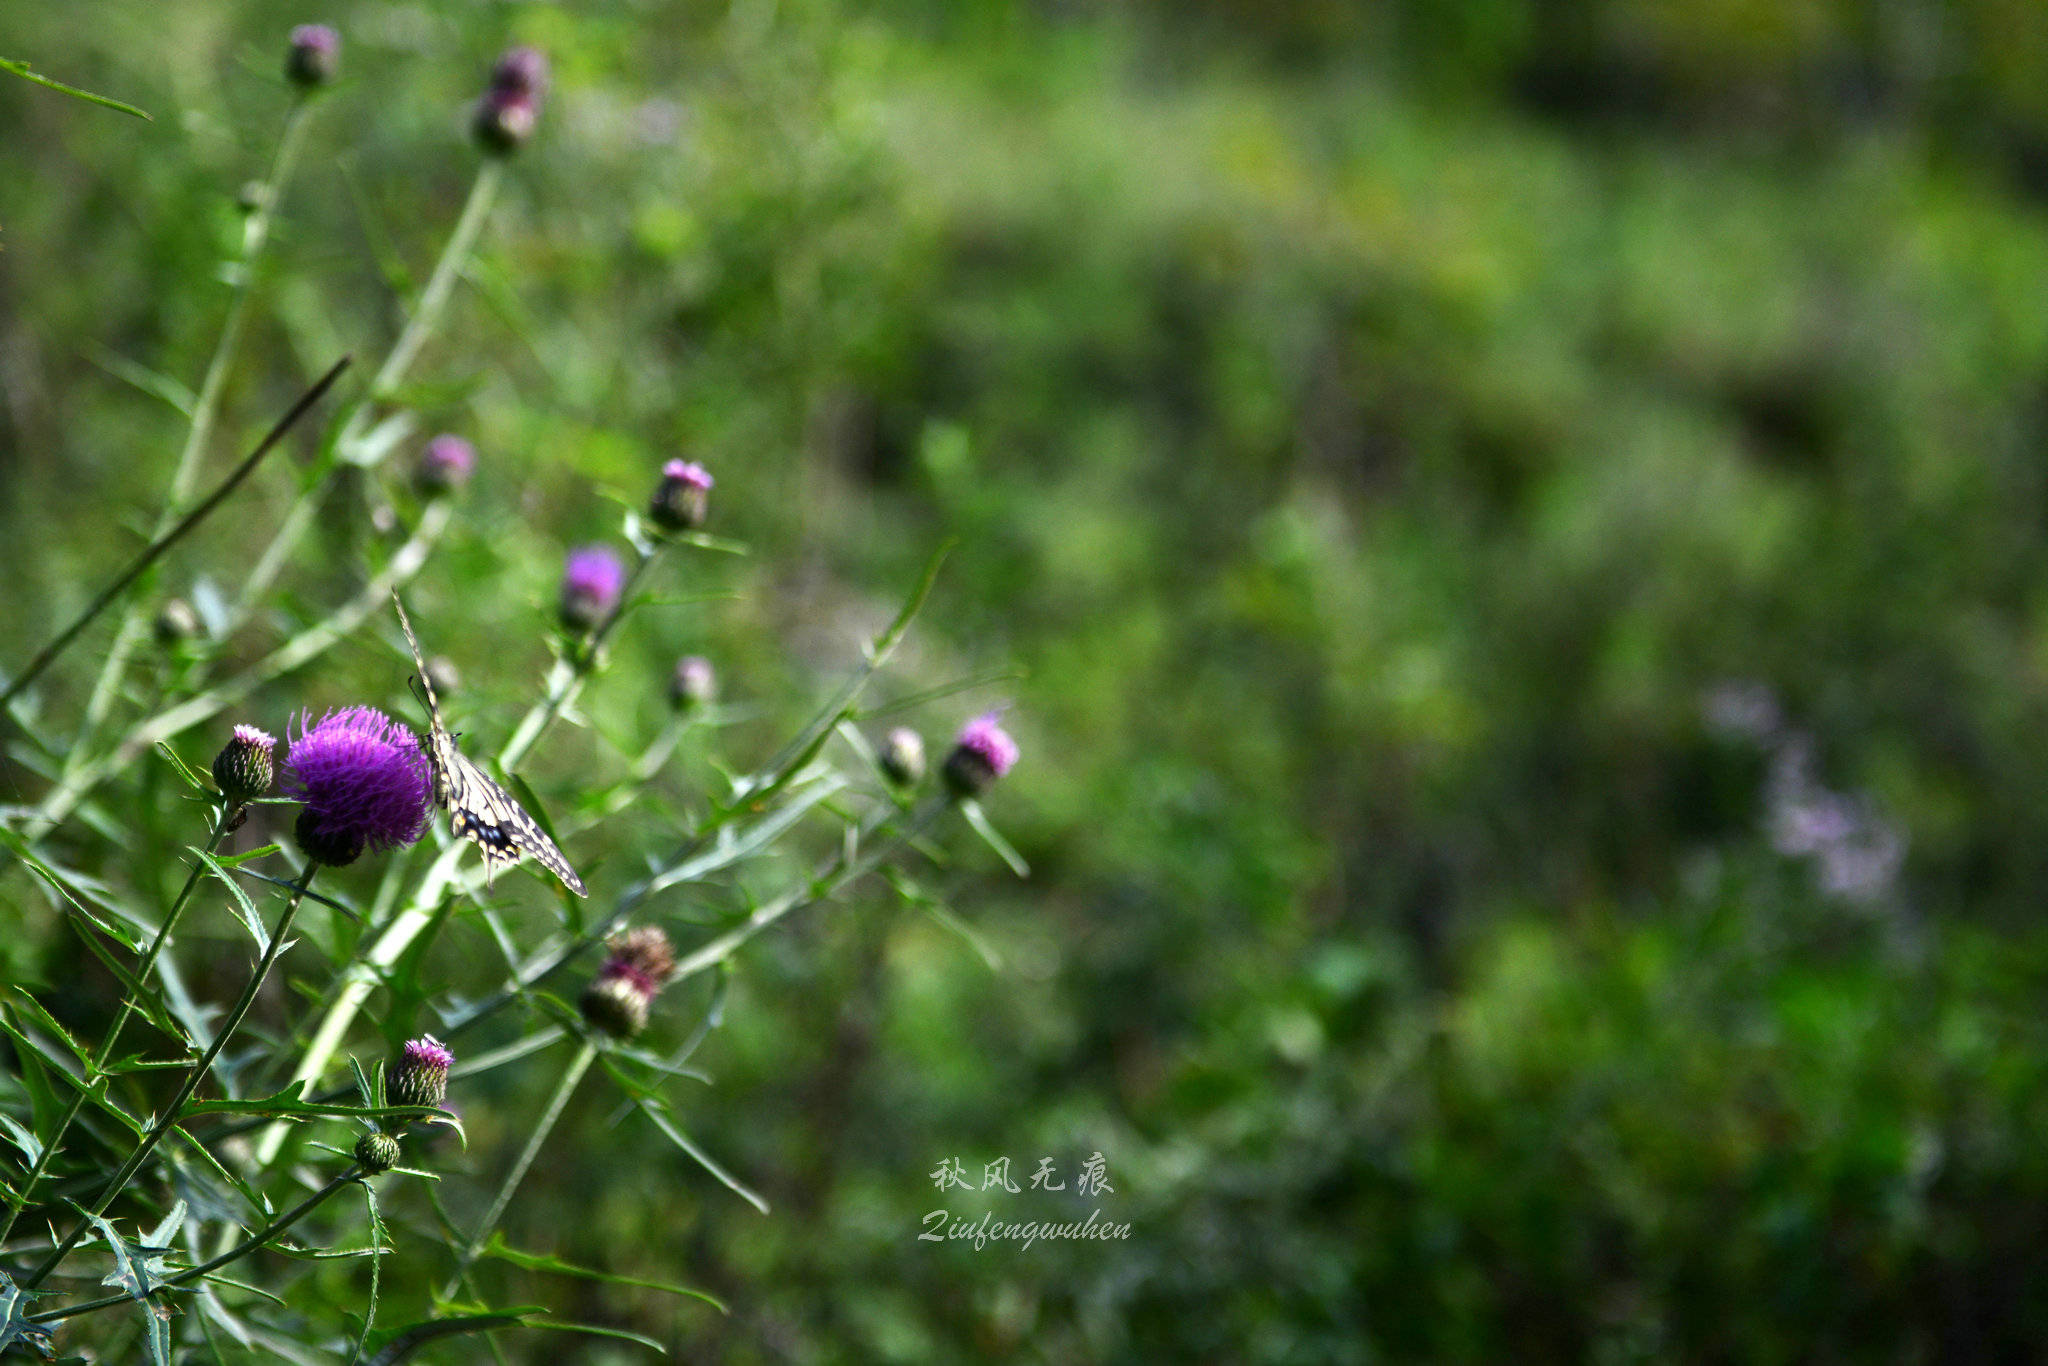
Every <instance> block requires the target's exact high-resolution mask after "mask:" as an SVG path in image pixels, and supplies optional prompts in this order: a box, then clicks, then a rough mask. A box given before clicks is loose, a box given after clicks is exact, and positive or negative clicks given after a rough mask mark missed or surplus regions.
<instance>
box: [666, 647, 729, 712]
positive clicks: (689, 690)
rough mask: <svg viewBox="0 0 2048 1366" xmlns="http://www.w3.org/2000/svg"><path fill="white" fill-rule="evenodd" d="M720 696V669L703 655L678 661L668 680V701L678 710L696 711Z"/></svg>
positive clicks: (691, 656) (690, 656)
mask: <svg viewBox="0 0 2048 1366" xmlns="http://www.w3.org/2000/svg"><path fill="white" fill-rule="evenodd" d="M717 696H718V671H717V670H716V669H714V668H712V667H711V661H710V660H708V659H706V658H704V656H702V655H685V656H683V657H682V658H681V659H679V660H677V661H676V670H675V672H674V673H673V674H671V675H670V676H669V680H668V702H669V705H670V706H672V707H674V708H675V709H676V710H677V711H694V710H696V709H697V708H698V707H701V706H704V705H705V704H706V703H708V702H710V701H711V700H712V699H714V698H716V697H717Z"/></svg>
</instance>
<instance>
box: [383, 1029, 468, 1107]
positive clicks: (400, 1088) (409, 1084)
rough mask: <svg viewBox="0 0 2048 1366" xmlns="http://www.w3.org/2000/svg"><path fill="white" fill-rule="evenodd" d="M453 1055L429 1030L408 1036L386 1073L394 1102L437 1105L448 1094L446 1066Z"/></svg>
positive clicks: (396, 1103) (448, 1065) (453, 1060)
mask: <svg viewBox="0 0 2048 1366" xmlns="http://www.w3.org/2000/svg"><path fill="white" fill-rule="evenodd" d="M454 1065H455V1055H454V1054H453V1053H451V1052H449V1051H448V1045H447V1044H444V1043H442V1042H441V1041H440V1040H439V1039H437V1038H435V1037H434V1036H433V1035H431V1034H422V1035H420V1036H419V1037H418V1038H417V1039H412V1040H409V1041H408V1042H407V1043H406V1045H405V1047H404V1048H403V1049H401V1050H400V1051H399V1054H398V1056H397V1057H395V1058H393V1059H392V1060H391V1067H390V1070H389V1071H387V1072H386V1073H385V1081H386V1083H387V1090H388V1091H389V1093H390V1098H391V1103H392V1104H394V1105H439V1104H440V1103H441V1102H442V1101H444V1100H446V1099H447V1098H448V1069H449V1068H451V1067H453V1066H454Z"/></svg>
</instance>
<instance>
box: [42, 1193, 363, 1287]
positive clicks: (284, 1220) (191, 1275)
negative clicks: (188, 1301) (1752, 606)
mask: <svg viewBox="0 0 2048 1366" xmlns="http://www.w3.org/2000/svg"><path fill="white" fill-rule="evenodd" d="M363 1175H364V1172H363V1168H362V1167H361V1165H360V1164H351V1165H350V1167H349V1169H348V1170H347V1171H345V1172H343V1173H342V1174H341V1175H340V1176H337V1177H335V1178H334V1179H333V1180H332V1181H329V1182H328V1183H327V1184H326V1185H324V1186H322V1187H321V1188H320V1189H319V1190H316V1191H314V1192H313V1193H312V1194H311V1195H309V1196H307V1197H306V1198H305V1199H303V1200H301V1201H299V1203H298V1204H296V1205H293V1206H292V1207H291V1208H290V1209H288V1210H286V1211H285V1212H284V1213H283V1214H280V1215H278V1216H277V1218H275V1219H273V1220H271V1221H270V1222H269V1223H267V1224H265V1225H264V1226H263V1227H262V1228H261V1229H259V1230H258V1231H257V1232H255V1233H252V1234H250V1235H249V1236H248V1237H247V1238H245V1239H243V1240H242V1241H241V1242H239V1243H237V1244H235V1245H234V1246H233V1247H231V1248H229V1249H228V1250H227V1251H225V1252H223V1253H221V1254H220V1255H219V1256H217V1257H210V1258H208V1259H207V1260H206V1261H203V1262H201V1263H199V1265H197V1266H188V1267H186V1268H185V1269H184V1270H183V1271H180V1272H177V1273H176V1274H175V1275H170V1276H166V1277H164V1279H163V1280H162V1281H160V1282H158V1283H157V1289H159V1290H167V1289H170V1288H171V1287H173V1286H179V1285H184V1284H186V1283H187V1282H189V1281H196V1280H198V1279H199V1278H200V1277H201V1276H204V1275H206V1274H207V1273H208V1272H210V1271H218V1270H219V1269H220V1268H221V1267H224V1266H226V1265H227V1264H228V1263H230V1262H235V1261H240V1260H241V1259H242V1258H244V1257H246V1256H248V1255H249V1254H250V1253H252V1252H256V1251H259V1250H260V1249H262V1248H264V1247H267V1246H269V1245H270V1243H271V1241H272V1240H273V1239H275V1238H276V1237H277V1235H278V1234H280V1233H283V1232H284V1231H285V1230H286V1229H288V1228H290V1227H291V1226H292V1225H293V1224H296V1223H298V1222H299V1220H301V1219H303V1218H305V1217H306V1216H307V1215H309V1214H311V1213H312V1212H313V1211H314V1210H316V1209H318V1208H320V1206H321V1205H323V1204H325V1203H326V1202H327V1201H328V1200H329V1199H330V1198H332V1197H333V1195H334V1194H335V1193H336V1192H337V1191H339V1190H341V1188H342V1187H344V1186H348V1185H352V1184H354V1183H355V1182H357V1181H360V1180H361V1179H362V1178H363ZM134 1302H135V1297H134V1296H133V1295H107V1296H103V1297H102V1298H100V1299H96V1300H86V1301H84V1302H83V1303H80V1304H67V1305H65V1306H64V1307H63V1308H61V1309H46V1310H44V1311H43V1312H42V1313H40V1314H30V1315H29V1316H28V1321H29V1322H31V1323H54V1322H56V1321H57V1320H59V1319H68V1318H72V1317H74V1316H76V1315H79V1314H90V1313H92V1312H93V1311H94V1310H98V1309H112V1308H114V1307H115V1306H117V1305H123V1304H132V1303H134Z"/></svg>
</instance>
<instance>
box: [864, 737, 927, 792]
mask: <svg viewBox="0 0 2048 1366" xmlns="http://www.w3.org/2000/svg"><path fill="white" fill-rule="evenodd" d="M875 762H877V763H878V764H880V765H881V766H882V776H883V777H884V778H887V779H888V780H889V781H890V782H892V783H894V784H895V785H896V786H898V787H916V786H917V785H918V784H919V783H921V782H923V781H924V737H923V736H921V735H919V734H918V733H917V732H916V731H914V730H912V729H911V728H910V727H908V726H898V727H896V729H894V730H892V731H890V732H889V733H888V734H887V735H885V736H883V737H882V747H881V749H879V750H878V751H876V753H875Z"/></svg>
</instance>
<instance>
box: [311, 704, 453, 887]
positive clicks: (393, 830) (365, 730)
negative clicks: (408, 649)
mask: <svg viewBox="0 0 2048 1366" xmlns="http://www.w3.org/2000/svg"><path fill="white" fill-rule="evenodd" d="M281 786H282V787H283V789H284V792H285V795H287V796H289V797H291V798H293V799H295V800H297V801H301V802H304V803H305V805H306V809H305V811H304V812H302V813H301V814H300V817H299V824H298V834H299V844H300V847H301V848H302V849H304V850H305V851H306V854H307V856H308V857H309V858H315V859H316V860H317V861H319V862H322V863H328V864H332V865H334V866H337V867H339V866H341V865H342V864H345V863H351V862H353V861H354V860H355V858H356V857H357V856H358V855H360V854H361V853H362V851H363V849H364V848H365V847H366V846H367V847H369V848H372V849H389V848H392V847H394V846H396V845H401V844H411V843H412V842H413V841H414V840H417V839H418V838H419V837H420V834H421V833H422V832H423V831H424V830H425V829H426V828H427V790H428V777H427V757H426V755H425V754H424V753H422V752H421V750H420V742H419V737H418V736H416V735H414V734H413V733H412V732H411V731H410V730H407V729H406V728H405V727H404V726H401V725H399V724H398V723H397V722H396V721H393V720H392V719H391V718H390V717H388V716H386V715H385V714H384V713H383V712H380V711H378V710H376V709H375V708H374V707H350V708H348V709H347V710H346V711H338V712H329V713H327V715H325V716H323V717H321V718H320V720H319V722H318V724H316V725H313V726H311V727H308V726H307V724H306V718H305V716H304V715H301V716H300V717H299V734H298V737H297V738H296V739H295V740H293V741H292V746H291V755H290V757H289V758H288V759H287V760H286V761H285V776H284V782H283V783H282V784H281Z"/></svg>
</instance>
